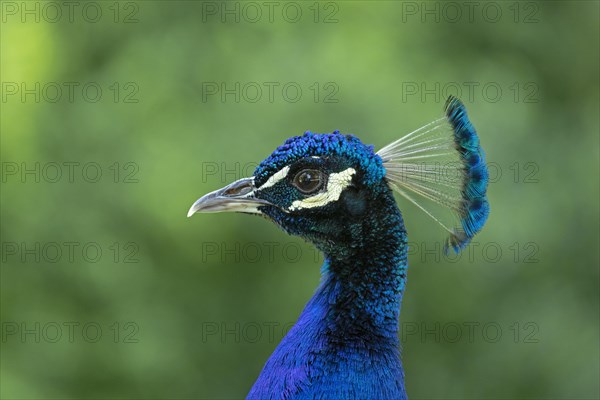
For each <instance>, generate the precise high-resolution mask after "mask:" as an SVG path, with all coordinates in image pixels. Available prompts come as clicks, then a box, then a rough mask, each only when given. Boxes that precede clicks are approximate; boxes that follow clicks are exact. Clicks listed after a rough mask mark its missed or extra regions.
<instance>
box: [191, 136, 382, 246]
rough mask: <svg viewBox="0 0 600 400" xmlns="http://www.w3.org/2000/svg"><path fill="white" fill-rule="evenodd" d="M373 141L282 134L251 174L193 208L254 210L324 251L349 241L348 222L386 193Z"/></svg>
mask: <svg viewBox="0 0 600 400" xmlns="http://www.w3.org/2000/svg"><path fill="white" fill-rule="evenodd" d="M385 174H386V170H385V168H384V166H383V162H382V159H381V157H380V156H378V155H377V154H376V153H375V152H374V151H373V146H368V145H365V144H363V143H362V142H361V141H360V140H359V139H358V138H357V137H355V136H353V135H345V134H340V133H339V132H338V131H335V132H333V133H328V134H316V133H312V132H305V133H304V135H302V136H295V137H291V138H289V139H287V140H286V141H285V143H284V144H283V145H281V146H280V147H278V148H277V149H276V150H275V151H274V152H273V153H272V154H271V155H270V156H269V157H267V158H266V159H265V160H263V161H262V162H261V163H260V164H259V166H258V167H257V168H256V170H255V171H254V176H253V177H250V178H244V179H240V180H238V181H236V182H233V183H232V184H230V185H228V186H226V187H224V188H222V189H219V190H217V191H214V192H212V193H209V194H207V195H206V196H203V197H202V198H200V199H199V200H198V201H196V202H195V203H194V205H193V206H192V207H191V208H190V210H189V213H188V216H191V215H192V214H194V213H196V212H222V211H237V212H243V213H252V214H260V215H263V216H265V217H267V218H268V219H270V220H272V221H273V222H275V223H276V224H277V225H278V226H280V227H281V228H282V229H284V230H285V231H286V232H288V233H290V234H292V235H298V236H301V237H303V238H305V239H307V240H309V241H311V242H312V243H314V244H315V245H316V246H317V247H319V248H320V249H322V250H324V251H330V250H331V249H330V247H331V246H332V245H337V246H340V245H341V244H345V243H346V244H348V243H349V242H350V241H351V238H350V237H349V232H350V231H351V230H352V229H353V226H358V225H361V224H362V223H364V216H365V213H367V211H368V210H369V209H372V208H373V207H375V206H374V203H375V202H376V201H378V199H379V198H381V196H386V195H388V196H391V194H390V193H391V191H390V189H389V187H388V185H387V184H386V182H385V180H384V177H385Z"/></svg>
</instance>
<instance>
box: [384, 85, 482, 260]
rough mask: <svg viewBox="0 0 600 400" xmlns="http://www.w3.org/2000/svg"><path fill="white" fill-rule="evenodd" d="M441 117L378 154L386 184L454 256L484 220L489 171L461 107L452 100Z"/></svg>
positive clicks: (452, 98) (457, 101) (475, 133)
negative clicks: (425, 219)
mask: <svg viewBox="0 0 600 400" xmlns="http://www.w3.org/2000/svg"><path fill="white" fill-rule="evenodd" d="M445 113H446V115H445V117H443V118H440V119H437V120H435V121H433V122H431V123H429V124H427V125H425V126H423V127H421V128H419V129H417V130H415V131H413V132H411V133H409V134H408V135H406V136H404V137H402V138H400V139H398V140H396V141H395V142H393V143H391V144H389V145H388V146H385V147H384V148H383V149H381V150H379V151H378V152H377V154H378V155H379V156H380V157H381V159H382V160H383V165H384V167H385V169H386V172H387V174H386V178H387V181H388V183H389V184H390V186H391V187H392V188H393V189H395V190H396V191H397V192H398V193H400V194H401V195H402V196H403V197H405V198H406V199H407V200H409V201H410V202H412V203H413V204H415V205H416V206H417V207H419V208H420V209H421V210H423V211H424V212H425V213H426V214H427V215H429V216H430V217H431V218H433V219H434V220H435V221H436V222H438V223H439V224H440V225H441V226H442V227H443V228H444V229H445V230H446V231H448V233H449V237H448V238H447V240H446V244H445V250H446V252H448V250H449V248H452V249H453V250H454V251H455V252H456V253H458V252H459V251H460V250H462V249H463V248H464V247H465V246H466V245H467V244H468V243H469V242H470V241H471V239H472V238H473V236H475V234H476V233H477V232H479V231H480V230H481V228H482V227H483V225H484V224H485V221H486V219H487V217H488V214H489V204H488V201H487V197H486V190H487V184H488V171H487V166H486V163H485V156H484V153H483V150H482V149H481V147H480V146H479V138H478V136H477V132H476V131H475V128H474V127H473V125H472V124H471V122H470V121H469V118H468V116H467V112H466V109H465V106H464V105H463V104H462V103H461V102H460V100H458V99H457V98H455V97H452V96H451V97H449V98H448V101H447V102H446V107H445ZM444 210H448V211H450V213H445V212H444ZM445 214H446V215H445ZM448 214H449V215H448ZM448 220H449V221H448Z"/></svg>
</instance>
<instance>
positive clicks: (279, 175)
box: [257, 166, 290, 190]
mask: <svg viewBox="0 0 600 400" xmlns="http://www.w3.org/2000/svg"><path fill="white" fill-rule="evenodd" d="M288 172H290V167H289V166H286V167H283V168H282V169H280V170H279V171H277V172H275V173H274V174H273V175H271V177H270V178H269V179H267V181H266V182H265V183H263V185H262V186H261V187H259V188H258V189H257V190H263V189H266V188H268V187H271V186H273V185H275V184H276V183H277V182H279V181H280V180H282V179H285V177H286V176H287V174H288Z"/></svg>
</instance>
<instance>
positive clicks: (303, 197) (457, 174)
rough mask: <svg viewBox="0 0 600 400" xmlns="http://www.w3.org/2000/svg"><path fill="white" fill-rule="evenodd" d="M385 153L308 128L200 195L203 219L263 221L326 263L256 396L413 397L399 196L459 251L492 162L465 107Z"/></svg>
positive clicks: (474, 226)
mask: <svg viewBox="0 0 600 400" xmlns="http://www.w3.org/2000/svg"><path fill="white" fill-rule="evenodd" d="M445 111H446V113H445V116H444V117H443V118H440V119H438V120H435V121H433V122H431V123H430V124H427V125H425V126H423V127H422V128H419V129H417V130H416V131H413V132H411V133H409V134H408V135H406V136H404V137H402V138H400V139H398V140H396V141H395V142H393V143H391V144H390V145H388V146H386V147H384V148H383V149H381V150H380V151H379V152H377V153H376V152H375V151H374V149H373V146H368V145H365V144H363V143H362V142H361V141H360V140H359V139H358V138H357V137H355V136H353V135H348V134H341V133H339V132H338V131H335V132H333V133H329V134H316V133H312V132H305V133H304V135H302V136H296V137H292V138H289V139H288V140H286V141H285V143H284V144H283V145H282V146H280V147H278V148H277V149H276V150H275V151H274V152H273V153H272V154H271V155H270V156H269V157H267V158H266V159H265V160H263V161H262V162H261V163H260V164H259V166H258V167H257V168H256V170H255V171H254V176H253V177H250V178H245V179H241V180H238V181H236V182H234V183H232V184H230V185H228V186H226V187H224V188H222V189H219V190H217V191H214V192H212V193H209V194H207V195H205V196H203V197H202V198H200V199H199V200H197V201H196V202H195V203H194V204H193V205H192V207H191V208H190V210H189V212H188V216H191V215H193V214H194V213H197V212H224V211H233V212H242V213H249V214H259V215H262V216H265V217H266V218H267V219H269V220H271V221H273V222H274V223H275V224H277V225H278V226H279V227H281V228H282V229H283V230H284V231H286V232H288V233H289V234H292V235H298V236H300V237H302V238H304V239H305V240H307V241H309V242H311V243H312V244H313V245H315V246H316V247H317V248H318V249H319V250H320V251H322V252H323V254H324V256H325V262H324V264H323V266H322V280H321V283H320V285H319V287H318V288H317V290H316V292H315V294H314V295H313V297H312V298H311V300H310V301H309V302H308V304H307V305H306V307H305V308H304V310H303V311H302V313H301V315H300V317H299V319H298V321H297V322H296V324H295V325H294V326H293V327H292V329H291V330H290V331H289V332H288V334H287V335H286V336H285V338H284V339H283V340H282V341H281V343H280V344H279V345H278V347H277V348H276V350H275V351H274V353H273V354H272V355H271V357H270V358H269V359H268V361H267V362H266V364H265V366H264V368H263V370H262V372H261V373H260V375H259V377H258V379H257V381H256V383H255V384H254V386H253V387H252V389H251V390H250V392H249V394H248V399H261V400H262V399H336V400H337V399H405V398H406V391H405V387H404V371H403V368H402V362H401V359H400V347H399V339H398V337H399V335H398V333H399V332H398V329H399V314H400V305H401V301H402V295H403V291H404V287H405V285H406V271H407V265H408V260H407V252H408V244H407V243H408V241H407V234H406V229H405V225H404V221H403V218H402V214H401V212H400V210H399V209H398V205H397V203H396V200H395V199H394V193H393V191H396V192H398V193H399V194H401V195H402V196H403V197H404V198H405V199H407V200H408V201H410V202H411V203H413V204H414V205H416V206H417V207H418V208H420V209H421V210H422V211H424V212H425V213H426V214H427V215H429V216H430V217H432V218H433V219H434V220H435V221H436V222H438V223H439V225H440V226H441V227H442V228H443V229H444V230H446V231H447V233H448V237H447V239H446V249H447V251H449V250H450V249H452V250H454V251H455V252H459V251H460V250H461V249H463V248H464V247H465V246H466V245H467V244H468V243H469V241H470V240H471V239H472V237H473V236H474V235H475V234H476V233H478V232H479V231H480V230H481V229H482V227H483V225H484V224H485V221H486V219H487V216H488V214H489V205H488V202H487V197H486V191H487V181H488V179H487V177H488V173H487V167H486V164H485V157H484V153H483V151H482V149H481V147H480V145H479V138H478V136H477V134H476V131H475V129H474V127H473V125H472V124H471V122H470V121H469V119H468V117H467V114H466V110H465V108H464V105H463V104H462V103H461V102H460V101H459V100H458V99H456V98H452V97H451V98H449V99H448V102H447V103H446V108H445Z"/></svg>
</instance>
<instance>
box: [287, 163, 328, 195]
mask: <svg viewBox="0 0 600 400" xmlns="http://www.w3.org/2000/svg"><path fill="white" fill-rule="evenodd" d="M294 185H295V186H296V187H297V188H298V189H300V191H302V192H304V193H311V192H314V191H316V190H318V189H320V188H321V187H322V186H323V179H322V177H321V172H320V171H317V170H309V169H307V170H303V171H300V172H299V173H298V174H297V175H296V177H295V178H294Z"/></svg>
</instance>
